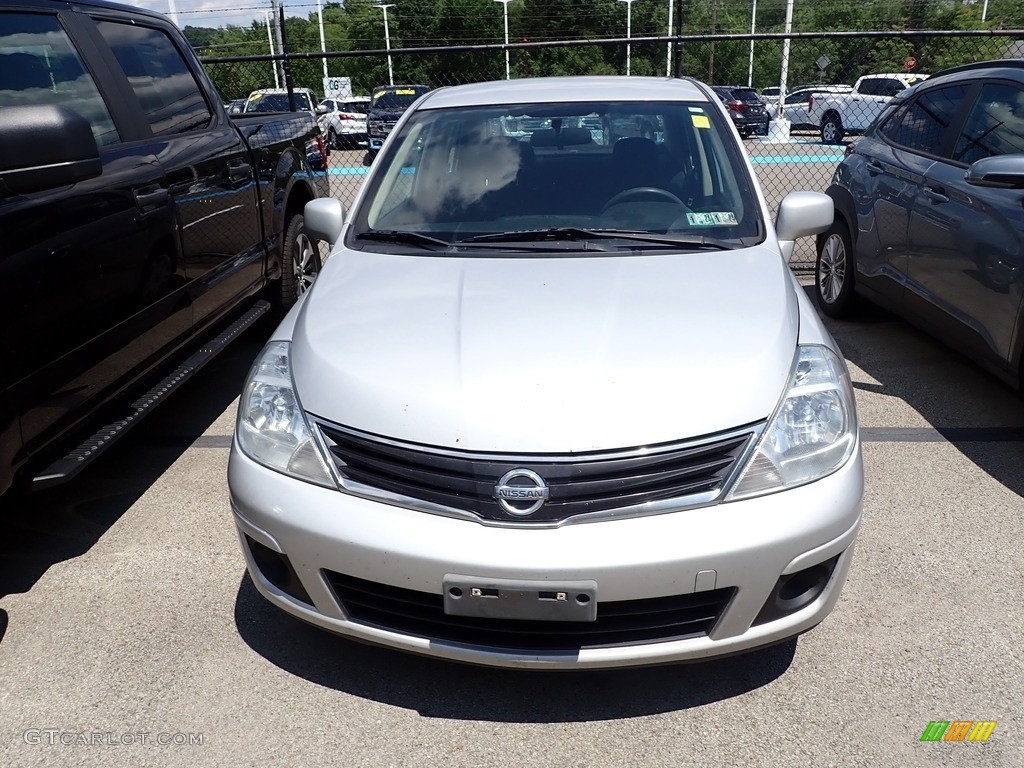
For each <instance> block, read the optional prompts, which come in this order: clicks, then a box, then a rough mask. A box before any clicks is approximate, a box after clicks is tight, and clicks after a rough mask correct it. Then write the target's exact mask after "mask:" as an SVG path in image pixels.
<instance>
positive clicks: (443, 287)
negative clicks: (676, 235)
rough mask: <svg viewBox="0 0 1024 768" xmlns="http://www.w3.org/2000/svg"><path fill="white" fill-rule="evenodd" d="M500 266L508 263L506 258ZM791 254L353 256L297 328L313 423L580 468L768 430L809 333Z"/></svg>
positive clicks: (344, 259) (332, 271)
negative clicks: (663, 446)
mask: <svg viewBox="0 0 1024 768" xmlns="http://www.w3.org/2000/svg"><path fill="white" fill-rule="evenodd" d="M499 253H500V252H499ZM795 290H796V289H795V287H794V284H793V282H792V280H791V278H790V276H789V274H788V269H787V267H786V266H785V264H784V263H783V261H782V260H781V259H780V258H779V256H778V254H777V251H776V252H774V253H773V251H772V249H770V248H766V247H764V246H757V247H753V248H747V249H742V250H734V251H721V252H713V253H709V252H706V251H705V252H700V253H684V254H672V255H664V254H657V255H639V254H635V253H634V254H630V255H623V256H618V255H607V254H603V255H598V256H594V257H581V256H567V257H551V256H550V255H549V254H544V256H542V257H537V256H534V255H522V254H519V255H516V256H515V257H505V258H503V257H500V256H489V255H486V252H483V251H481V252H480V255H474V256H473V257H471V258H458V257H452V256H450V255H446V256H430V255H395V254H383V253H374V252H369V251H348V250H340V251H338V252H336V253H335V254H334V255H333V256H332V257H331V258H330V259H329V260H328V261H327V263H326V264H325V266H324V269H323V271H322V273H321V275H320V277H319V279H318V280H317V281H316V283H315V284H314V287H313V289H312V290H311V291H310V292H309V293H308V294H307V296H306V299H305V301H304V302H303V304H302V306H301V309H300V311H299V313H298V315H297V317H296V319H295V323H294V325H293V329H292V371H293V376H294V379H295V385H296V389H297V392H298V396H299V399H300V401H301V402H302V405H303V407H304V408H305V409H306V411H308V412H309V413H311V414H314V415H316V416H319V417H322V418H324V419H327V420H330V421H332V422H334V423H337V424H341V425H345V426H349V427H352V428H356V429H360V430H365V431H367V432H371V433H374V434H377V435H381V436H386V437H392V438H396V439H401V440H404V441H410V442H418V443H423V444H428V445H433V446H443V447H449V448H457V449H465V450H476V451H501V452H510V453H519V452H522V453H533V452H556V453H568V452H579V451H591V450H606V449H613V448H625V447H631V446H639V445H647V444H654V443H661V442H669V441H673V440H679V439H683V438H688V437H695V436H699V435H705V434H710V433H714V432H718V431H722V430H726V429H731V428H734V427H737V426H740V425H745V424H750V423H752V422H758V421H761V420H764V419H766V418H767V417H768V416H769V415H770V414H771V413H772V411H773V410H774V409H775V407H776V405H777V403H778V400H779V398H780V397H781V395H782V392H783V390H784V388H785V386H786V384H787V382H788V377H789V373H790V368H791V366H792V363H793V356H794V353H795V348H796V343H797V334H798V330H799V328H798V326H799V310H798V304H797V298H796V294H795Z"/></svg>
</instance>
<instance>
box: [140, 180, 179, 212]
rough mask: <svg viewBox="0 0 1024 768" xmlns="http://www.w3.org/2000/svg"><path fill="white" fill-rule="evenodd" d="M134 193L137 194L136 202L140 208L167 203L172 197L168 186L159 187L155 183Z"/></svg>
mask: <svg viewBox="0 0 1024 768" xmlns="http://www.w3.org/2000/svg"><path fill="white" fill-rule="evenodd" d="M133 194H134V195H135V204H136V205H137V206H138V207H139V209H140V210H145V209H146V208H156V207H157V206H161V205H165V204H166V203H167V201H168V200H169V199H170V193H169V192H168V191H167V187H158V186H156V185H155V184H153V185H151V186H148V187H143V188H142V189H136V190H135V192H134V193H133Z"/></svg>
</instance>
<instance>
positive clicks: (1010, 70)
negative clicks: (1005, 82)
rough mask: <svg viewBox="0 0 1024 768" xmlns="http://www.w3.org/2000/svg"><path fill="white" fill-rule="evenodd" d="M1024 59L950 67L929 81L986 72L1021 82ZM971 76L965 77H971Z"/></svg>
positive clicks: (990, 60)
mask: <svg viewBox="0 0 1024 768" xmlns="http://www.w3.org/2000/svg"><path fill="white" fill-rule="evenodd" d="M1022 70H1024V59H989V60H987V61H976V62H973V63H971V64H962V65H960V66H958V67H950V68H949V69H944V70H942V71H941V72H936V73H935V74H934V75H932V76H931V77H930V78H929V80H935V79H937V78H940V77H941V78H943V80H945V78H947V77H952V76H954V75H960V74H962V73H965V72H966V73H973V74H977V73H978V72H984V73H985V74H992V73H995V72H998V73H999V74H1000V75H1004V76H1006V77H1009V78H1010V79H1012V80H1020V79H1022V77H1024V72H1022ZM969 76H970V74H968V75H965V77H969Z"/></svg>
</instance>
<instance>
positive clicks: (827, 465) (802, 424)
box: [727, 346, 857, 500]
mask: <svg viewBox="0 0 1024 768" xmlns="http://www.w3.org/2000/svg"><path fill="white" fill-rule="evenodd" d="M856 443H857V414H856V411H855V410H854V400H853V387H852V386H851V384H850V374H849V372H848V371H847V370H846V365H845V363H843V361H842V360H840V359H839V358H838V357H837V356H836V355H835V353H834V352H832V350H830V349H828V348H827V347H820V346H805V347H804V346H802V347H800V348H799V350H798V354H797V360H796V366H795V367H794V369H793V374H792V376H791V378H790V382H789V389H788V390H787V392H786V395H785V397H783V398H782V402H781V403H780V404H779V407H778V408H777V409H776V411H775V414H774V416H773V417H772V419H771V421H769V422H768V426H767V428H766V429H765V431H764V434H762V435H761V438H760V440H759V441H758V444H757V448H756V449H755V450H754V452H753V454H752V455H751V456H750V458H749V459H748V461H747V465H746V467H745V468H744V469H743V472H742V473H741V475H740V478H739V480H738V482H737V483H736V485H735V486H734V487H733V489H732V491H731V492H730V493H729V495H728V497H727V500H733V499H742V498H746V497H749V496H758V495H761V494H764V493H772V492H773V491H781V490H784V489H786V488H793V487H795V486H798V485H803V484H805V483H809V482H811V481H813V480H817V479H819V478H822V477H825V476H826V475H829V474H831V473H833V472H835V471H836V470H837V469H839V468H840V467H841V466H843V464H845V463H846V460H847V459H849V458H850V456H851V455H852V454H853V450H854V447H855V446H856Z"/></svg>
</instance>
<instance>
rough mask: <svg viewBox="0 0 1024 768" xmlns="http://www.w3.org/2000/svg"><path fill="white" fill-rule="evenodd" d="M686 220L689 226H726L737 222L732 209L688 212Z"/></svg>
mask: <svg viewBox="0 0 1024 768" xmlns="http://www.w3.org/2000/svg"><path fill="white" fill-rule="evenodd" d="M686 221H687V222H689V224H690V226H691V227H727V226H729V225H731V224H736V223H738V222H737V221H736V214H735V213H733V212H732V211H710V212H708V213H688V214H686Z"/></svg>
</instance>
